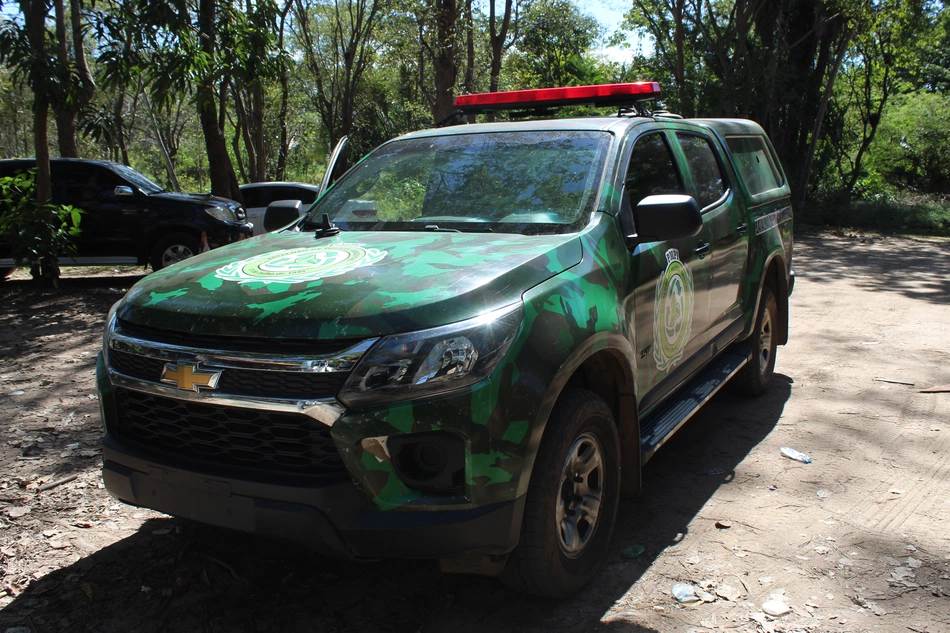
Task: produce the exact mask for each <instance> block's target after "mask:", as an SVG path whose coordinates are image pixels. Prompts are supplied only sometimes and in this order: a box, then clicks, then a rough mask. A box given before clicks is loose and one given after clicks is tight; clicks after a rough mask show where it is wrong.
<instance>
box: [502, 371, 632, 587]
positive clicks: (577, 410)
mask: <svg viewBox="0 0 950 633" xmlns="http://www.w3.org/2000/svg"><path fill="white" fill-rule="evenodd" d="M619 443H620V442H619V438H618V436H617V425H616V423H615V422H614V418H613V414H612V413H611V411H610V408H609V407H608V406H607V403H606V402H604V400H603V398H601V397H599V396H597V395H596V394H594V393H591V392H590V391H587V390H586V389H570V390H566V391H565V392H564V393H563V394H562V395H561V397H560V399H559V400H558V403H557V405H555V408H554V412H553V413H552V415H551V419H550V420H549V421H548V425H547V428H546V430H545V432H544V437H543V438H542V439H541V446H540V447H539V449H538V456H537V459H536V460H535V463H534V471H533V473H532V475H531V484H530V485H529V487H528V497H527V499H526V501H525V510H524V518H523V520H522V524H521V541H520V543H519V544H518V547H517V548H515V550H514V551H513V552H512V553H511V554H510V555H509V556H508V562H507V564H506V565H505V570H504V572H503V573H502V581H503V582H504V583H505V584H507V585H508V586H509V587H511V588H512V589H515V590H517V591H521V592H524V593H532V594H536V595H539V596H543V597H546V598H562V597H566V596H569V595H571V594H573V593H576V592H577V591H579V590H580V589H581V588H582V587H583V586H584V585H586V584H587V583H588V581H590V579H591V578H592V577H593V576H594V574H596V573H597V570H598V569H599V568H600V566H601V565H602V564H603V562H604V559H605V558H606V556H607V547H608V545H609V544H610V537H611V535H612V534H613V530H614V523H615V521H616V519H617V506H618V504H619V500H620V449H619ZM598 451H599V453H598ZM598 454H599V458H600V463H599V465H598V464H597V455H598ZM591 464H593V466H594V469H593V470H590V471H588V472H587V473H586V474H583V475H582V474H580V473H581V472H582V471H579V470H577V468H585V467H587V466H588V465H591ZM570 473H573V474H570ZM585 491H586V492H587V493H588V500H587V501H586V502H585V503H584V504H583V505H586V506H587V507H586V508H583V507H581V508H578V507H577V506H576V505H575V504H576V503H577V502H578V501H579V500H580V496H579V494H578V493H583V492H585ZM598 495H599V503H597V504H595V503H594V501H593V500H594V498H595V497H597V496H598ZM590 509H593V510H594V511H595V512H596V516H595V517H594V520H593V521H590V514H589V513H588V512H587V510H590ZM570 527H573V529H565V528H570Z"/></svg>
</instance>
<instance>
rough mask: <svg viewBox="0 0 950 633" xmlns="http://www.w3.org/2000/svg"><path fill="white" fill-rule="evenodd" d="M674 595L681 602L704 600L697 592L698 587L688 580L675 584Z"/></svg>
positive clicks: (690, 602)
mask: <svg viewBox="0 0 950 633" xmlns="http://www.w3.org/2000/svg"><path fill="white" fill-rule="evenodd" d="M673 597H674V598H676V600H677V602H679V603H681V604H694V603H696V602H699V601H700V600H702V598H700V597H699V595H697V593H696V587H694V586H693V585H691V584H689V583H688V582H678V583H676V584H675V585H673Z"/></svg>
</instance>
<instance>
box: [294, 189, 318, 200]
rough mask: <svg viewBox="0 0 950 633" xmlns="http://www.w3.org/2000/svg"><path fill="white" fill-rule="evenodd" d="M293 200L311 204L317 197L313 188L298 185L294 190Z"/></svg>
mask: <svg viewBox="0 0 950 633" xmlns="http://www.w3.org/2000/svg"><path fill="white" fill-rule="evenodd" d="M293 199H294V200H300V201H301V202H303V203H304V204H313V201H314V200H316V199H317V192H316V191H314V190H313V189H306V188H304V187H298V188H296V189H295V190H294V198H293Z"/></svg>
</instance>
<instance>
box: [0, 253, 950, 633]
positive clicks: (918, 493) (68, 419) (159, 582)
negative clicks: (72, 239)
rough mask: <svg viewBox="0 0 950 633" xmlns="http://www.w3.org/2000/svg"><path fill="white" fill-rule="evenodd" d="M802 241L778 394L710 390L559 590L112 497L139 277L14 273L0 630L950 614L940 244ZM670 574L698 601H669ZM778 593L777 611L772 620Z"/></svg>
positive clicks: (866, 624) (745, 623)
mask: <svg viewBox="0 0 950 633" xmlns="http://www.w3.org/2000/svg"><path fill="white" fill-rule="evenodd" d="M796 249H797V250H796V259H795V265H794V268H795V271H796V273H797V275H798V283H797V286H796V288H795V292H794V294H793V296H792V298H791V335H790V341H789V345H788V346H786V347H784V348H781V349H780V350H779V354H778V362H777V364H776V372H777V375H776V377H775V381H774V383H773V387H772V388H771V390H770V392H769V393H768V394H767V395H766V396H764V397H761V398H758V399H752V400H749V399H742V398H738V397H735V396H732V395H730V394H728V393H723V394H720V395H718V396H717V397H716V398H715V399H714V400H713V401H712V402H710V403H709V404H708V405H707V406H706V408H705V409H704V410H703V411H701V412H700V413H699V414H698V415H697V416H696V417H695V418H693V419H692V420H691V421H690V422H689V423H688V424H687V425H686V426H685V427H684V428H683V429H681V430H680V432H679V433H678V434H677V436H676V437H675V438H674V439H673V440H671V441H670V442H669V443H668V444H667V445H665V446H664V447H663V448H662V449H661V450H660V451H659V453H658V454H657V456H656V457H655V458H654V459H653V460H652V461H651V462H650V463H649V464H648V465H647V466H646V468H645V473H644V480H645V487H644V490H643V493H642V494H641V495H640V496H639V497H638V498H636V499H633V500H628V501H624V502H623V504H622V507H621V512H620V517H619V522H618V525H617V530H616V532H615V535H614V541H613V545H612V550H611V551H612V554H611V556H610V559H609V561H608V562H607V564H606V566H605V568H604V570H603V572H602V573H601V574H600V575H599V576H598V577H597V578H596V580H595V581H594V582H593V583H592V585H591V586H590V587H588V588H587V589H586V590H584V591H583V592H582V593H581V594H580V595H578V596H577V597H575V598H573V599H570V600H564V601H560V602H549V601H544V600H539V599H535V598H528V597H524V596H520V595H516V594H513V593H511V592H509V591H507V590H506V589H505V588H504V587H503V586H502V585H501V584H500V583H498V582H497V581H495V580H492V579H488V578H477V577H463V576H442V575H440V574H439V572H438V570H437V568H436V565H435V563H433V562H427V561H423V562H405V561H395V562H379V563H364V564H354V563H346V562H341V561H337V560H332V559H327V558H324V557H321V556H318V555H315V554H312V553H309V552H305V551H301V550H299V549H297V548H295V547H290V546H286V545H283V544H281V543H276V542H271V541H265V540H262V539H257V538H253V537H250V536H245V535H242V534H236V533H231V532H228V531H225V530H220V529H216V528H211V527H204V526H198V525H194V524H189V523H186V522H184V521H180V520H178V519H174V518H170V517H168V516H166V515H162V514H159V513H155V512H151V511H146V510H141V509H137V508H133V507H129V506H126V505H123V504H120V503H118V502H116V501H115V500H114V499H112V498H111V497H109V495H108V494H107V493H106V492H105V490H104V489H103V487H102V484H101V482H100V477H99V467H100V463H99V459H100V458H99V448H98V443H99V439H100V422H99V414H98V404H97V401H96V396H95V388H94V377H93V372H94V366H95V356H96V353H97V351H98V349H99V347H100V345H101V328H102V322H103V319H104V315H105V313H106V311H107V310H108V308H109V306H110V305H111V304H112V303H113V302H114V301H116V300H117V299H118V298H119V297H121V296H122V294H123V292H124V291H125V290H126V289H127V288H128V287H129V286H130V285H131V284H132V283H133V282H134V281H135V280H136V279H138V278H139V277H138V276H136V273H131V274H129V273H126V274H124V275H122V276H110V275H107V274H99V275H98V276H92V277H90V276H78V277H71V278H69V279H65V280H64V281H63V283H62V288H61V289H60V290H58V291H37V290H34V289H33V288H32V287H31V286H30V285H29V284H28V282H27V281H25V279H23V278H22V275H18V276H19V277H20V278H17V277H15V278H13V279H11V280H7V281H6V282H3V283H2V284H0V428H2V429H4V431H5V432H4V434H3V438H2V439H0V576H2V587H0V632H3V631H6V632H7V633H28V632H29V633H50V632H54V631H90V632H92V631H96V632H113V631H114V632H133V631H142V632H154V633H160V632H169V633H171V632H176V633H177V632H191V631H195V632H201V633H211V632H230V631H235V632H247V633H251V632H265V631H266V632H274V631H293V632H303V631H307V632H310V631H315V632H330V631H368V632H375V631H381V632H382V631H392V632H407V633H409V632H416V631H419V632H428V631H472V632H475V631H493V632H508V631H524V630H531V631H601V630H602V631H608V632H613V631H618V632H629V633H636V632H645V631H657V632H659V631H662V632H668V631H683V632H688V633H698V632H700V631H725V630H729V631H738V632H751V631H765V632H769V631H777V632H778V631H786V632H793V631H808V632H816V633H817V632H822V633H823V632H829V633H838V632H859V631H885V632H895V633H896V632H898V631H900V632H907V631H912V632H914V633H938V632H947V631H950V529H948V528H947V525H948V523H950V477H948V475H950V393H922V392H921V390H922V389H925V388H928V387H934V386H944V385H948V384H950V242H947V241H937V240H918V239H905V238H863V237H859V236H854V235H850V236H834V235H826V234H811V235H805V236H800V237H799V238H798V242H797V244H796ZM80 274H82V273H81V272H80ZM881 379H883V380H881ZM906 383H911V384H906ZM783 446H788V447H792V448H795V449H797V450H799V451H802V452H804V453H807V454H808V455H810V456H811V457H812V458H813V460H814V461H813V463H811V464H803V463H800V462H797V461H792V460H791V459H788V458H786V457H783V456H782V454H781V453H780V450H779V449H780V448H781V447H783ZM73 476H75V478H74V479H72V480H70V481H66V482H65V483H58V482H60V481H62V480H63V479H64V478H67V477H73ZM53 484H58V485H53ZM51 485H52V487H50V486H51ZM637 546H642V547H643V548H644V550H645V551H643V553H640V554H639V555H636V556H633V555H634V554H636V552H637V551H638V550H639V549H640V548H639V547H637ZM678 582H688V583H691V584H692V585H693V586H694V587H696V589H697V591H698V592H699V595H700V596H701V597H702V598H703V599H704V601H703V602H699V603H696V604H689V605H683V604H679V603H678V602H677V601H676V599H675V598H674V597H673V595H672V593H671V589H672V587H673V585H674V584H676V583H678ZM773 599H774V600H778V602H779V604H780V605H781V604H785V605H787V606H788V608H789V609H790V612H789V613H787V614H785V615H780V616H778V617H770V616H767V615H765V614H764V612H763V605H764V604H765V603H766V602H767V601H769V600H773ZM770 606H771V605H770Z"/></svg>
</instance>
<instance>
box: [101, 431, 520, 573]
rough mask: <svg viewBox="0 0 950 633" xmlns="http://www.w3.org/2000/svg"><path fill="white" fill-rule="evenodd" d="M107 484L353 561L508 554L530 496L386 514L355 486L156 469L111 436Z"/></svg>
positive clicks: (179, 512) (161, 506)
mask: <svg viewBox="0 0 950 633" xmlns="http://www.w3.org/2000/svg"><path fill="white" fill-rule="evenodd" d="M102 458H103V480H104V482H105V486H106V489H107V490H108V491H109V492H110V493H111V494H112V495H113V496H114V497H116V498H117V499H119V500H121V501H124V502H126V503H130V504H132V505H136V506H142V507H147V508H152V509H154V510H158V511H160V512H165V513H168V514H171V515H175V516H180V517H184V518H188V519H192V520H195V521H199V522H202V523H209V524H212V525H218V526H221V527H226V528H232V529H236V530H241V531H244V532H250V533H254V534H260V535H264V536H269V537H276V538H280V539H285V540H289V541H293V542H296V543H299V544H302V545H304V546H307V547H309V548H312V549H314V550H317V551H319V552H321V553H324V554H328V555H333V556H337V557H342V558H350V559H378V558H450V557H456V556H467V555H481V554H504V553H507V552H510V551H511V550H512V549H514V547H515V546H516V545H517V544H518V539H519V528H520V524H521V516H522V511H523V509H524V496H521V497H518V498H516V499H514V500H512V501H506V502H502V503H496V504H493V505H489V506H484V507H479V508H473V509H467V510H441V511H419V510H415V511H412V510H408V511H400V510H379V509H378V508H377V507H376V506H374V505H372V504H371V503H370V502H369V501H368V500H367V498H366V496H365V495H364V494H363V493H361V492H360V491H359V490H358V489H357V488H356V486H355V485H354V484H353V483H352V482H351V481H348V480H347V481H339V482H334V483H329V484H323V485H305V484H304V485H301V484H285V483H262V482H258V481H252V480H247V479H242V478H236V477H219V476H214V475H207V474H202V473H199V472H193V471H189V470H185V469H182V468H177V467H171V466H168V465H165V464H161V463H156V462H155V461H153V460H152V459H150V458H149V456H148V455H147V454H145V453H143V452H142V451H141V450H139V449H136V448H134V447H130V446H126V445H124V444H123V443H122V442H121V441H120V440H119V439H117V438H115V437H114V436H112V435H111V434H106V436H105V438H104V439H103V447H102Z"/></svg>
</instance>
